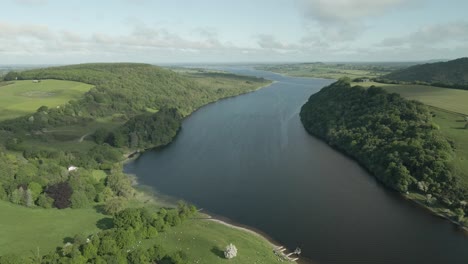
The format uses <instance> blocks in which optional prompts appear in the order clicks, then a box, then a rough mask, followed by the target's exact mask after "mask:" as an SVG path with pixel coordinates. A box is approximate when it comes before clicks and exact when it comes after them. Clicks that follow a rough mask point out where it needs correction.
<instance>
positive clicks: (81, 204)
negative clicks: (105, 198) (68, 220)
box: [70, 191, 89, 208]
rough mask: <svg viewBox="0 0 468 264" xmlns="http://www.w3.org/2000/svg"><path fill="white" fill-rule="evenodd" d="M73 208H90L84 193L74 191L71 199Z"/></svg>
mask: <svg viewBox="0 0 468 264" xmlns="http://www.w3.org/2000/svg"><path fill="white" fill-rule="evenodd" d="M70 202H71V207H72V208H86V207H87V206H89V200H88V197H87V196H86V194H85V193H84V192H82V191H74V192H73V194H72V195H71V197H70Z"/></svg>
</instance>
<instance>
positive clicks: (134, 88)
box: [4, 63, 223, 116]
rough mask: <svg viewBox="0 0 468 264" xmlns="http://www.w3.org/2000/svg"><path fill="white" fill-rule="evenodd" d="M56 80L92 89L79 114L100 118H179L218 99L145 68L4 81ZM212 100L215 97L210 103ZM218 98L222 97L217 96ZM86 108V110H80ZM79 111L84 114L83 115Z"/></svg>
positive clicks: (34, 73) (49, 72)
mask: <svg viewBox="0 0 468 264" xmlns="http://www.w3.org/2000/svg"><path fill="white" fill-rule="evenodd" d="M16 78H18V79H19V80H23V79H59V80H70V81H78V82H84V83H88V84H92V85H95V88H94V89H92V90H91V91H89V92H88V93H87V94H86V96H85V98H84V99H83V100H76V101H75V102H73V103H74V104H79V105H82V106H84V105H86V107H83V109H81V111H82V114H83V115H85V114H90V115H92V116H103V115H107V114H111V113H115V112H123V113H129V112H140V111H145V109H148V108H151V109H156V110H157V109H161V108H164V107H173V108H177V109H178V110H179V111H180V112H181V113H182V114H184V115H186V114H189V113H191V112H192V111H193V110H194V109H196V108H198V107H200V106H201V105H204V104H206V103H208V102H210V101H213V100H216V99H218V97H220V96H218V95H215V96H213V95H214V94H216V93H218V94H219V93H222V92H223V91H217V90H208V89H206V87H202V86H201V85H199V84H197V83H196V82H194V81H192V80H190V79H188V78H186V77H184V76H182V75H181V74H178V73H175V72H172V71H170V70H167V69H163V68H160V67H157V66H153V65H149V64H137V63H96V64H79V65H71V66H62V67H52V68H45V69H36V70H29V71H24V72H20V73H16V72H10V73H8V74H7V75H6V76H5V78H4V79H5V80H6V81H8V80H14V79H16ZM214 97H216V98H215V99H214ZM221 97H222V96H221ZM84 108H86V109H84ZM83 111H87V113H84V112H83Z"/></svg>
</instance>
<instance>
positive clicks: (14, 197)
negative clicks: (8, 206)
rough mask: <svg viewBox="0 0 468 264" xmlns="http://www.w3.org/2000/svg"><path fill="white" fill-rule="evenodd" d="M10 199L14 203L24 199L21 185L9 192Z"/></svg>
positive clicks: (21, 202)
mask: <svg viewBox="0 0 468 264" xmlns="http://www.w3.org/2000/svg"><path fill="white" fill-rule="evenodd" d="M10 201H11V202H12V203H14V204H23V201H24V190H23V187H19V188H18V189H15V190H14V191H13V192H11V194H10Z"/></svg>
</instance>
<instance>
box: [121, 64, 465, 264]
mask: <svg viewBox="0 0 468 264" xmlns="http://www.w3.org/2000/svg"><path fill="white" fill-rule="evenodd" d="M229 70H231V71H233V72H236V73H243V74H250V75H257V76H262V77H265V78H268V79H272V80H276V81H277V82H276V83H274V84H273V85H271V86H270V87H268V88H264V89H261V90H259V91H257V92H254V93H250V94H246V95H242V96H238V97H235V98H230V99H226V100H222V101H219V102H217V103H214V104H211V105H208V106H206V107H204V108H202V109H200V110H199V111H197V112H195V113H194V114H193V115H191V116H190V117H189V118H187V119H186V120H185V121H184V123H183V127H182V130H181V132H180V134H179V136H178V137H177V139H176V140H175V141H174V142H173V143H172V144H171V145H169V146H168V147H166V148H163V149H161V150H156V151H149V152H146V153H145V154H143V155H142V156H141V157H140V158H139V159H137V160H136V161H135V162H133V163H130V164H129V165H127V167H126V170H127V171H128V172H131V173H135V174H136V175H137V176H138V178H139V181H140V182H141V183H143V184H147V185H151V186H154V187H155V188H156V189H157V190H159V191H161V192H163V193H165V194H168V195H172V196H176V197H180V198H183V199H186V200H188V201H190V202H192V203H194V204H196V205H197V206H198V207H202V208H205V209H207V210H208V211H211V212H214V213H215V214H218V215H222V216H225V217H228V218H230V219H232V220H233V221H236V222H239V223H242V224H245V225H248V226H252V227H255V228H257V229H259V230H261V231H263V232H266V233H267V234H269V235H270V236H271V237H273V238H274V239H275V240H277V241H279V242H280V243H282V244H283V245H285V246H287V247H288V248H295V247H296V246H301V248H302V256H304V257H308V258H310V259H313V260H314V261H315V262H318V263H392V264H393V263H467V261H468V250H467V249H468V240H467V238H466V237H465V236H464V235H463V234H461V233H460V232H459V231H458V230H457V229H456V228H455V227H454V226H453V225H451V224H450V223H448V221H444V220H442V219H440V218H437V217H434V216H432V215H430V214H428V213H427V212H425V211H424V210H423V209H421V208H418V207H417V206H415V205H414V204H412V203H409V202H405V201H404V199H403V198H401V197H399V196H398V195H396V194H395V193H392V192H390V191H388V190H386V189H385V188H383V187H382V186H381V185H380V184H378V183H377V182H376V181H375V180H374V178H373V177H371V176H369V175H368V173H367V172H366V171H365V170H363V169H362V168H361V167H359V166H358V165H357V164H356V163H355V162H353V161H352V160H350V159H348V158H347V157H345V156H343V155H341V154H340V153H338V152H336V151H335V150H333V149H331V148H330V147H328V146H327V145H326V144H324V143H323V142H321V141H319V140H317V139H315V138H313V137H312V136H310V135H308V134H307V133H306V132H305V130H304V129H303V127H302V124H301V123H300V120H299V115H298V113H299V111H300V107H301V106H302V105H303V104H304V103H305V101H306V100H307V98H308V97H309V96H310V94H312V93H315V92H317V91H318V90H319V89H320V88H321V87H323V86H325V85H327V84H329V83H331V81H329V80H320V79H307V78H289V77H283V76H280V75H276V74H272V73H268V72H261V71H254V70H251V69H248V68H230V69H229Z"/></svg>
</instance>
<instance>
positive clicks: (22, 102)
mask: <svg viewBox="0 0 468 264" xmlns="http://www.w3.org/2000/svg"><path fill="white" fill-rule="evenodd" d="M3 84H5V85H0V121H1V120H5V119H11V118H15V117H19V116H22V115H26V114H30V113H34V112H35V111H36V110H37V109H38V108H39V107H41V106H43V105H45V106H48V107H57V106H60V105H63V104H65V103H67V102H68V101H70V100H72V99H77V98H79V97H81V96H82V95H83V94H84V93H85V92H87V91H89V90H90V89H91V88H92V87H93V86H92V85H89V84H85V83H80V82H72V81H60V80H42V81H41V82H37V83H35V82H33V81H31V80H26V81H14V82H11V83H3Z"/></svg>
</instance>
